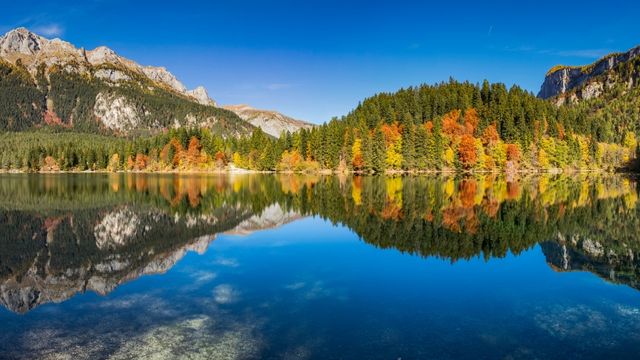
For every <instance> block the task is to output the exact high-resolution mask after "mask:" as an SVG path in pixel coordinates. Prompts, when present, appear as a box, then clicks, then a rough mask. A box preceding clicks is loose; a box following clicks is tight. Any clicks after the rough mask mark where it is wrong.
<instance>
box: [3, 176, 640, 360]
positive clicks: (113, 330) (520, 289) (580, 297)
mask: <svg viewBox="0 0 640 360" xmlns="http://www.w3.org/2000/svg"><path fill="white" fill-rule="evenodd" d="M639 205H640V204H639V203H638V181H637V179H636V178H635V177H630V176H624V175H583V174H580V175H555V176H524V175H523V176H520V177H519V178H517V179H507V178H505V177H503V176H499V175H478V176H475V177H448V176H435V175H434V176H413V177H409V176H406V177H352V176H302V175H216V176H213V175H184V176H182V175H152V174H59V175H53V174H52V175H8V174H5V175H0V303H1V304H2V306H0V358H3V359H14V358H15V359H131V358H143V359H144V358H154V359H156V358H157V359H163V358H166V359H174V358H190V359H199V358H202V359H211V358H213V359H429V358H433V359H458V358H460V359H530V358H541V359H542V358H544V359H567V358H574V359H580V358H583V359H590V358H615V359H625V358H628V359H634V358H637V355H638V353H640V292H639V289H640V281H639V279H640V278H639V274H640V270H639V268H640V259H639V256H640V231H639V230H640V207H639Z"/></svg>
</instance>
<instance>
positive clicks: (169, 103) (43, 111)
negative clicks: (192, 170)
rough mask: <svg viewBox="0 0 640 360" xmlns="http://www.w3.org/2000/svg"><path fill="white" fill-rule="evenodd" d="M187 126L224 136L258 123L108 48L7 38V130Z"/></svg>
mask: <svg viewBox="0 0 640 360" xmlns="http://www.w3.org/2000/svg"><path fill="white" fill-rule="evenodd" d="M183 126H190V127H193V126H196V127H206V128H209V129H211V130H212V131H214V132H215V133H218V134H221V135H224V136H236V135H241V134H246V133H250V132H251V131H252V129H253V128H254V127H253V126H251V125H249V124H248V123H246V122H245V121H242V120H241V119H240V118H239V117H238V116H237V115H235V114H234V113H232V112H230V111H228V110H224V109H221V108H218V107H215V102H214V101H213V100H211V99H210V98H209V96H208V94H207V92H206V90H205V89H204V88H203V87H198V88H196V89H194V90H187V88H186V87H185V86H184V85H183V84H182V83H181V82H180V81H179V80H178V79H176V77H175V76H174V75H173V74H171V73H170V72H169V71H167V70H166V69H165V68H162V67H153V66H141V65H139V64H137V63H135V62H134V61H132V60H129V59H126V58H123V57H121V56H118V55H117V54H116V53H115V52H114V51H113V50H111V49H109V48H107V47H98V48H96V49H94V50H89V51H87V50H84V49H82V48H80V49H78V48H76V47H74V46H73V45H71V44H70V43H68V42H65V41H62V40H59V39H53V40H49V39H46V38H44V37H41V36H39V35H36V34H34V33H32V32H30V31H28V30H27V29H24V28H19V29H16V30H12V31H10V32H8V33H7V34H5V35H4V36H2V37H0V130H9V131H19V130H26V129H33V128H39V127H60V128H72V129H75V130H80V131H85V132H101V133H117V134H123V135H131V134H144V133H154V132H159V131H161V130H164V129H168V128H177V127H183Z"/></svg>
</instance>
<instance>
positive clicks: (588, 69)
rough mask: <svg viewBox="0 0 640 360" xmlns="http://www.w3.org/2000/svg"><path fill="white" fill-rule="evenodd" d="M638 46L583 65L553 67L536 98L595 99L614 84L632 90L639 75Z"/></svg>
mask: <svg viewBox="0 0 640 360" xmlns="http://www.w3.org/2000/svg"><path fill="white" fill-rule="evenodd" d="M639 55H640V46H638V47H635V48H633V49H631V50H629V51H627V52H624V53H614V54H609V55H607V56H605V57H603V58H602V59H600V60H598V61H596V62H595V63H593V64H590V65H585V66H563V65H558V66H555V67H553V68H552V69H551V70H549V72H548V73H547V75H546V77H545V79H544V83H543V84H542V87H541V88H540V92H539V93H538V97H540V98H543V99H550V98H557V100H556V103H557V104H563V103H567V102H568V103H575V102H577V101H580V100H589V99H592V98H597V97H599V96H601V95H602V94H604V93H607V92H610V91H611V90H613V89H614V88H615V87H616V86H617V85H621V86H622V88H623V90H624V89H625V88H626V90H628V89H631V88H633V87H635V86H637V84H638V80H639V78H640V66H639V64H640V58H639Z"/></svg>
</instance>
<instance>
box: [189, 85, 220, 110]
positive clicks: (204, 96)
mask: <svg viewBox="0 0 640 360" xmlns="http://www.w3.org/2000/svg"><path fill="white" fill-rule="evenodd" d="M187 93H188V94H189V95H191V97H193V98H194V99H196V101H198V102H199V103H200V104H202V105H211V106H216V102H215V101H214V100H213V99H211V98H210V97H209V93H208V92H207V89H205V87H204V86H198V87H197V88H195V89H193V90H189V91H188V92H187Z"/></svg>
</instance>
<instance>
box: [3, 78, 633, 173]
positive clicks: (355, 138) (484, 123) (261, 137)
mask: <svg viewBox="0 0 640 360" xmlns="http://www.w3.org/2000/svg"><path fill="white" fill-rule="evenodd" d="M586 109H587V105H581V106H574V107H567V106H565V107H560V108H557V107H556V106H554V105H553V104H551V103H550V102H548V101H544V100H541V99H538V98H536V97H535V96H533V95H532V94H531V93H528V92H526V91H524V90H522V89H520V88H519V87H517V86H513V87H511V88H510V89H507V88H506V86H505V85H503V84H489V83H488V82H486V81H485V82H483V83H482V84H472V83H469V82H457V81H454V80H450V81H449V82H446V83H440V84H436V85H422V86H419V87H411V88H407V89H401V90H399V91H398V92H396V93H381V94H377V95H375V96H373V97H371V98H368V99H366V100H365V101H363V102H362V103H361V104H359V105H358V106H357V107H356V108H355V109H354V110H353V111H352V112H351V113H349V114H348V115H346V116H344V117H342V118H334V119H332V120H331V121H329V122H328V123H326V124H323V125H320V126H317V127H314V128H312V129H303V130H300V131H298V132H295V133H283V134H282V135H281V136H280V137H279V138H273V137H271V136H269V135H267V134H265V133H264V132H262V131H261V130H260V129H256V130H254V131H253V132H252V133H251V134H248V135H242V136H239V137H224V136H221V135H219V133H217V132H215V131H211V130H210V129H199V128H179V129H169V130H165V131H164V132H162V133H161V134H157V135H153V136H138V137H135V138H130V139H125V138H121V137H113V136H98V135H92V136H88V135H79V134H77V133H74V132H70V131H66V130H64V129H61V128H57V130H56V131H45V130H41V131H38V132H27V133H5V134H4V135H2V138H1V139H2V142H1V143H0V150H2V155H1V157H0V168H2V169H5V170H9V169H22V170H33V171H58V170H109V171H172V170H178V171H188V170H202V171H208V170H216V169H218V170H220V169H224V168H227V167H230V166H234V167H238V168H243V169H252V170H261V171H292V172H313V171H320V170H331V171H340V172H343V171H355V172H363V173H373V172H377V173H381V172H388V171H414V172H415V171H443V170H450V171H505V170H506V171H516V170H534V169H543V170H546V169H602V168H607V169H613V168H618V167H622V166H626V165H628V164H630V163H631V162H632V161H633V160H634V159H635V157H636V149H637V140H636V129H635V127H634V126H633V125H632V124H633V123H632V122H630V121H628V119H626V118H625V120H624V121H623V120H619V121H617V122H616V121H613V120H612V121H609V122H608V123H607V121H603V119H602V115H598V116H587V114H588V112H587V110H586ZM599 114H600V113H599ZM611 124H614V125H615V124H617V125H620V126H621V127H619V128H617V129H616V131H615V135H614V134H612V131H611ZM621 124H622V125H621ZM83 137H86V138H84V139H83Z"/></svg>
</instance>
